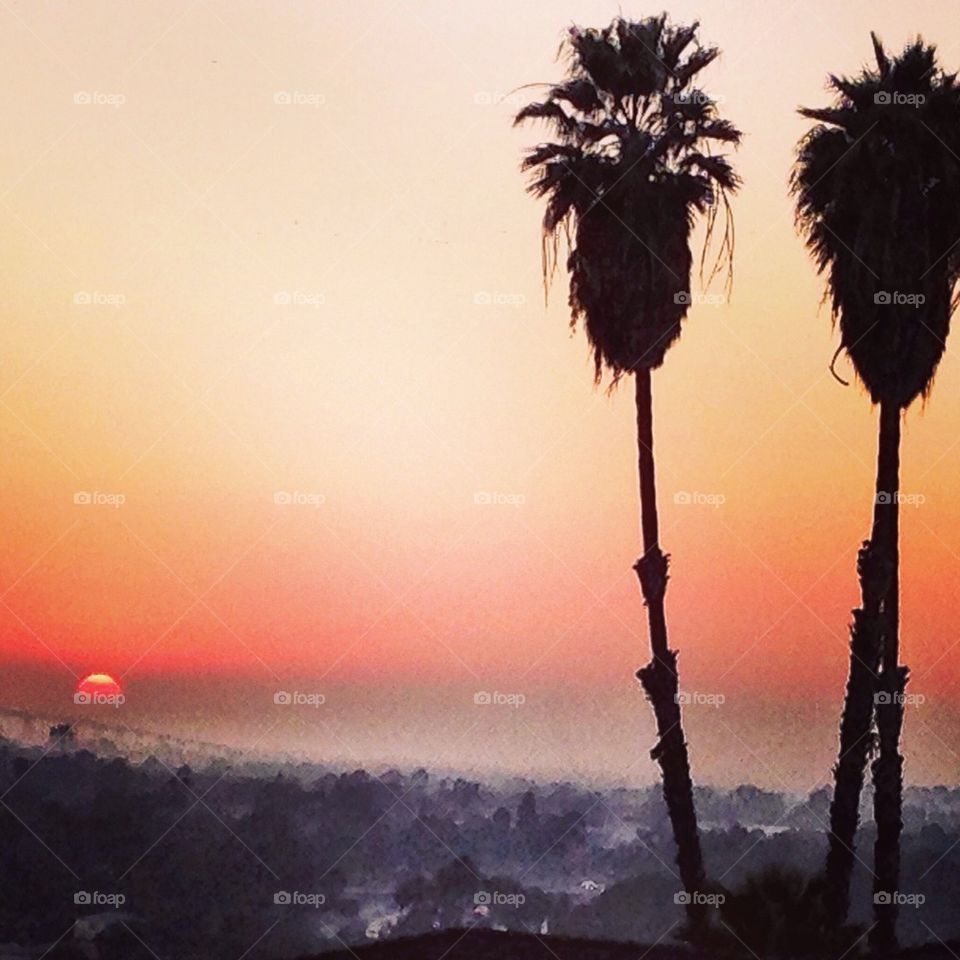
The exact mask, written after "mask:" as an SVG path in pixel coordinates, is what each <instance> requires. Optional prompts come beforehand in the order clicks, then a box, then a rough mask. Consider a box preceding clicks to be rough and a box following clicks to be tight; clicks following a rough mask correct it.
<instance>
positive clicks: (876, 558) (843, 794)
mask: <svg viewBox="0 0 960 960" xmlns="http://www.w3.org/2000/svg"><path fill="white" fill-rule="evenodd" d="M899 449H900V410H899V407H896V408H895V409H894V408H892V407H891V405H890V404H887V403H884V404H881V407H880V436H879V443H878V451H877V484H876V492H875V496H874V506H873V529H872V531H871V535H870V539H869V540H867V541H865V542H864V544H863V546H862V547H861V549H860V553H859V555H858V558H857V574H858V576H859V578H860V593H861V603H860V607H859V609H857V610H854V611H853V626H852V628H851V630H850V674H849V677H848V679H847V690H846V696H845V699H844V704H843V715H842V717H841V719H840V756H839V758H838V760H837V765H836V766H835V767H834V789H833V800H832V802H831V804H830V837H829V847H828V851H827V866H826V880H825V887H824V901H825V906H826V910H827V915H828V917H829V919H830V922H831V923H832V924H833V925H834V926H840V925H841V924H843V923H844V922H845V921H846V919H847V914H848V912H849V909H850V877H851V874H852V872H853V863H854V859H855V854H854V843H855V836H856V832H857V826H858V824H859V821H860V794H861V791H862V790H863V777H864V770H865V768H866V764H867V756H868V754H869V752H870V749H871V747H872V745H873V737H872V734H871V730H872V725H873V710H874V694H875V692H876V690H877V680H878V670H879V666H880V652H881V645H882V642H883V634H884V629H885V628H884V614H885V611H884V609H883V607H884V600H885V598H886V596H887V593H888V591H889V589H890V584H891V582H892V576H893V571H894V569H895V566H896V555H895V549H896V516H897V514H896V510H897V497H896V495H895V493H896V490H897V485H898V481H897V478H898V475H899V459H900V456H899Z"/></svg>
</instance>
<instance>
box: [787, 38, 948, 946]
mask: <svg viewBox="0 0 960 960" xmlns="http://www.w3.org/2000/svg"><path fill="white" fill-rule="evenodd" d="M871 36H872V39H873V49H874V58H875V61H876V66H875V67H874V66H871V67H869V68H865V69H864V70H863V71H862V72H861V73H860V74H858V75H857V76H856V77H853V78H846V77H835V76H831V77H830V81H829V82H830V87H831V88H832V90H833V91H834V94H835V100H834V103H833V105H832V106H830V107H828V108H826V109H816V110H813V109H801V111H800V113H801V114H802V115H803V116H805V117H807V118H808V119H810V120H814V121H816V125H815V126H814V127H813V128H812V129H811V130H810V131H809V132H808V133H807V135H806V136H805V137H804V138H803V139H802V140H801V141H800V144H799V146H798V151H797V162H796V166H795V168H794V171H793V175H792V181H791V185H792V189H793V193H794V196H795V199H796V207H797V223H798V226H799V227H800V229H801V231H802V232H803V233H804V234H805V236H806V241H807V245H808V247H809V249H810V250H811V252H812V255H813V258H814V260H815V262H816V264H817V267H818V269H819V270H820V272H821V273H823V274H824V275H825V276H826V282H827V290H828V295H829V298H830V302H831V306H832V313H833V317H834V319H835V320H836V321H837V322H838V323H839V328H840V348H839V350H838V352H839V351H846V353H847V354H848V355H849V357H850V360H851V362H852V364H853V367H854V370H855V371H856V373H857V375H858V377H859V379H860V380H861V382H862V383H863V385H864V386H865V387H866V389H867V392H868V393H869V394H870V399H871V400H872V401H873V403H874V404H878V405H879V407H880V418H879V419H880V423H879V450H878V457H877V482H876V492H875V496H874V507H873V528H872V531H871V534H870V539H869V540H867V541H865V542H864V544H863V547H862V549H861V550H860V555H859V563H858V573H859V578H860V586H861V593H862V597H861V606H860V608H859V609H857V610H854V612H853V618H854V619H853V626H852V628H851V644H850V653H851V656H850V675H849V679H848V682H847V690H846V699H845V703H844V709H843V717H842V720H841V724H840V756H839V760H838V761H837V765H836V767H835V787H834V796H833V803H832V807H831V816H830V830H831V832H830V843H829V852H828V856H827V875H826V891H827V892H826V896H827V900H828V908H829V910H830V912H831V915H832V918H833V921H834V922H835V923H841V922H842V921H843V920H844V919H845V917H846V914H847V910H848V907H849V888H850V874H851V870H852V868H853V860H854V855H855V854H854V841H855V832H856V828H857V822H858V810H859V802H860V791H861V788H862V785H863V777H864V768H865V764H866V761H867V757H868V753H869V751H870V749H871V748H872V746H873V744H874V738H873V736H872V728H871V725H872V722H873V718H874V706H875V707H876V710H875V716H876V724H877V734H878V737H877V739H878V741H879V744H878V753H877V756H876V758H875V760H874V762H873V764H872V768H871V769H872V773H873V780H874V787H875V793H874V796H875V799H874V819H875V821H876V826H877V839H876V844H875V848H874V892H875V896H874V902H875V919H876V925H875V927H874V928H873V931H872V934H871V936H872V939H873V942H874V945H875V946H878V947H880V948H883V949H886V948H890V947H892V946H893V945H895V942H896V911H897V908H896V902H895V898H891V897H883V896H878V894H883V893H886V894H890V893H893V892H895V891H896V890H897V883H898V874H899V842H900V831H901V826H902V823H901V796H902V789H903V786H902V784H903V759H902V757H901V756H900V752H899V741H900V731H901V727H902V723H903V702H904V688H905V685H906V682H907V674H908V671H907V668H906V667H904V666H902V665H901V664H900V662H899V544H898V540H899V502H900V494H899V461H900V449H899V448H900V423H901V419H902V416H903V413H904V411H905V410H906V409H907V408H908V407H909V406H910V404H911V403H913V401H914V400H916V399H917V397H919V396H923V397H927V396H928V395H929V393H930V390H931V388H932V385H933V379H934V374H935V373H936V369H937V364H938V363H939V361H940V358H941V356H942V355H943V352H944V349H945V346H946V338H947V334H948V332H949V328H950V318H951V315H952V313H953V310H954V308H955V307H956V305H957V301H956V297H955V290H956V283H957V280H958V277H960V244H958V240H960V87H958V85H957V82H956V77H955V75H953V74H945V73H943V71H942V70H941V69H940V68H939V66H938V64H937V58H936V50H935V48H934V47H932V46H928V45H926V44H925V43H924V42H923V40H922V39H920V38H917V40H915V41H914V42H913V43H910V44H909V45H908V46H907V47H906V48H905V49H904V50H903V52H902V53H901V54H900V55H899V56H895V57H892V58H891V57H890V56H888V54H887V53H886V51H885V50H884V48H883V45H882V44H881V42H880V40H879V39H878V38H877V36H876V34H871Z"/></svg>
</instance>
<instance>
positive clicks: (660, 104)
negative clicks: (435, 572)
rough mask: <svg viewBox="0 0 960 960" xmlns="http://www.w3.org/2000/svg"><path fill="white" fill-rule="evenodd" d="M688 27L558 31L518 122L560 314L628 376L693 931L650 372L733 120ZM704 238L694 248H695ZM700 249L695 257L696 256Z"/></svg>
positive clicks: (697, 882) (679, 310)
mask: <svg viewBox="0 0 960 960" xmlns="http://www.w3.org/2000/svg"><path fill="white" fill-rule="evenodd" d="M697 28H698V24H697V23H693V24H692V25H690V26H678V25H673V24H671V23H669V22H668V20H667V17H666V14H663V15H661V16H656V17H649V18H647V19H644V20H640V21H630V20H625V19H623V18H622V17H618V18H616V19H614V20H613V22H612V23H611V24H610V25H609V26H608V27H605V28H603V29H589V30H581V29H579V28H573V29H571V30H570V31H569V34H568V36H567V37H566V39H565V41H564V43H563V45H562V46H561V52H562V53H563V54H564V55H565V56H566V60H567V66H568V69H567V75H566V78H565V79H564V80H563V82H561V83H559V84H557V85H555V86H550V87H549V89H548V91H547V93H546V96H545V98H544V99H543V100H542V101H539V102H536V103H531V104H530V105H529V106H526V107H524V108H523V109H522V110H521V111H520V112H519V113H518V114H517V118H516V122H517V123H522V122H523V121H527V120H543V121H545V122H546V123H547V124H548V126H549V128H550V130H551V133H552V139H551V140H550V141H549V142H545V143H541V144H539V145H537V146H535V147H533V148H532V149H530V150H529V152H528V153H527V155H526V158H525V160H524V161H523V169H524V170H526V171H532V173H533V175H534V177H533V181H532V183H531V185H530V191H531V192H532V193H533V194H534V195H535V196H537V197H543V198H545V199H546V213H545V214H544V218H543V231H544V283H545V285H546V284H548V283H549V281H550V279H551V277H552V274H553V272H554V270H555V268H556V265H557V255H558V250H559V245H560V242H561V240H564V239H565V240H566V241H567V245H568V249H569V255H568V258H567V269H568V271H569V274H570V295H569V303H570V309H571V325H573V326H575V325H576V324H577V322H578V321H581V322H582V323H583V325H584V327H585V329H586V334H587V339H588V340H589V342H590V345H591V347H592V349H593V357H594V361H595V365H596V380H597V382H598V383H599V382H600V380H601V379H602V377H603V374H604V371H608V372H609V373H610V375H611V377H612V383H611V387H612V386H613V385H615V384H616V383H617V382H618V381H619V380H620V378H621V377H622V376H623V375H624V374H629V373H632V374H634V377H635V379H636V403H637V440H638V451H639V474H640V502H641V517H642V519H641V532H642V539H643V556H642V557H641V558H640V559H639V560H638V561H637V563H636V564H635V566H634V569H635V570H636V573H637V575H638V578H639V580H640V587H641V590H642V592H643V597H644V600H645V601H646V606H647V613H648V618H649V631H650V645H651V648H652V653H653V657H652V659H651V661H650V663H649V664H648V665H647V666H645V667H644V668H643V669H641V670H640V671H639V672H638V674H637V676H638V678H639V679H640V682H641V684H642V685H643V689H644V691H645V692H646V694H647V697H648V698H649V700H650V702H651V704H652V706H653V711H654V715H655V718H656V724H657V734H658V740H657V744H656V746H655V747H654V749H653V750H652V751H651V756H652V757H653V759H655V760H656V761H657V762H658V763H659V764H660V768H661V771H662V775H663V793H664V799H665V801H666V805H667V809H668V812H669V816H670V821H671V824H672V827H673V833H674V838H675V840H676V844H677V865H678V867H679V872H680V878H681V882H682V883H683V885H684V889H685V891H686V892H687V893H688V894H689V895H690V896H688V897H687V898H686V900H687V912H688V917H689V920H690V923H691V926H692V927H693V930H694V931H697V930H700V929H702V926H703V923H704V920H705V916H706V914H705V909H704V907H703V906H702V905H701V903H698V902H697V898H696V897H694V896H692V895H693V894H695V893H697V892H702V890H703V885H704V870H703V858H702V855H701V851H700V841H699V836H698V833H697V818H696V812H695V810H694V806H693V787H692V782H691V779H690V764H689V760H688V756H687V745H686V741H685V739H684V734H683V727H682V724H681V714H680V702H679V697H678V684H677V652H676V650H671V649H670V647H669V646H668V643H667V626H666V618H665V614H664V595H665V592H666V586H667V562H668V557H667V556H666V554H664V553H663V551H662V550H661V548H660V533H659V521H658V516H657V502H656V483H655V478H654V458H653V408H652V396H651V382H650V381H651V371H652V370H655V369H656V368H657V367H659V366H660V365H661V364H662V363H663V360H664V356H665V355H666V352H667V349H668V348H669V347H670V346H671V344H673V343H674V342H675V341H676V340H677V338H678V337H679V336H680V326H681V322H682V321H683V320H684V318H685V317H686V315H687V310H688V308H689V306H690V303H691V296H690V274H691V269H692V266H693V255H692V253H691V249H690V241H691V231H692V228H693V226H694V224H695V222H696V220H697V218H698V217H699V216H703V217H704V218H705V220H706V224H707V245H709V238H710V235H711V234H712V232H713V228H714V225H715V224H716V223H717V218H718V216H720V215H721V214H722V215H723V222H724V230H723V235H722V241H721V244H720V247H719V254H718V257H717V261H716V263H715V265H714V270H713V272H712V273H711V277H712V276H713V273H716V272H717V271H718V270H722V269H724V267H727V268H729V265H730V262H731V259H732V255H733V232H732V220H731V218H730V206H729V202H728V198H729V195H730V194H731V193H733V192H734V191H735V190H736V189H737V186H738V184H739V180H738V178H737V175H736V174H735V173H734V171H733V168H732V167H731V165H730V163H729V161H728V160H727V158H726V157H725V156H724V155H723V153H722V152H720V153H718V152H717V151H718V150H721V151H722V149H723V148H725V147H728V146H730V145H733V146H735V145H736V144H738V143H739V142H740V131H739V130H737V129H736V127H734V126H733V125H732V124H731V123H729V122H728V121H726V120H723V119H720V118H719V117H718V115H717V109H716V104H715V102H714V101H713V100H711V99H710V98H709V97H708V96H707V95H706V94H704V93H703V92H702V91H701V90H700V89H699V88H698V87H697V85H696V81H697V78H698V75H699V73H700V71H701V70H703V69H704V68H705V67H706V66H708V65H709V64H710V63H711V62H713V60H715V59H716V57H717V56H718V55H719V50H718V49H717V48H716V47H710V46H702V45H700V43H699V42H698V40H697ZM707 245H705V247H704V254H706V252H707ZM702 265H703V257H702V256H701V267H702Z"/></svg>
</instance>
